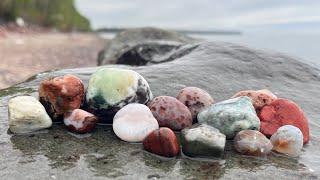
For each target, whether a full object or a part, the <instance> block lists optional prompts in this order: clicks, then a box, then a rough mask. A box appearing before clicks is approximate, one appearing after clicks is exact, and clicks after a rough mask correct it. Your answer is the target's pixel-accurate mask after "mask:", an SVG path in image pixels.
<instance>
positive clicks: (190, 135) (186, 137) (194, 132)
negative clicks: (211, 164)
mask: <svg viewBox="0 0 320 180" xmlns="http://www.w3.org/2000/svg"><path fill="white" fill-rule="evenodd" d="M181 143H182V152H183V153H184V154H185V155H187V156H190V157H221V156H222V155H223V152H224V147H225V144H226V136H225V135H224V134H222V133H220V132H219V130H218V129H216V128H214V127H212V126H209V125H206V124H195V125H193V126H192V127H190V128H185V129H183V130H182V141H181Z"/></svg>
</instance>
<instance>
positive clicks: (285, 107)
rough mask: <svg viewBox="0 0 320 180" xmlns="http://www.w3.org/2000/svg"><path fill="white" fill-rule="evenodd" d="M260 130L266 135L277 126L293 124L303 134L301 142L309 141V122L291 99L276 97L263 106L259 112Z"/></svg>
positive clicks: (275, 129)
mask: <svg viewBox="0 0 320 180" xmlns="http://www.w3.org/2000/svg"><path fill="white" fill-rule="evenodd" d="M259 118H260V120H261V126H260V131H261V132H262V133H263V134H264V135H266V136H267V137H270V136H272V135H273V134H274V133H275V132H276V131H277V129H278V128H279V127H281V126H283V125H293V126H296V127H298V128H299V129H300V130H301V132H302V134H303V143H307V142H308V141H309V123H308V120H307V118H306V116H305V115H304V112H303V111H302V109H301V108H300V107H299V106H298V105H297V104H296V103H294V102H293V101H290V100H287V99H281V98H279V99H277V100H275V101H274V102H272V103H271V104H270V105H267V106H264V107H263V108H262V109H261V111H260V113H259Z"/></svg>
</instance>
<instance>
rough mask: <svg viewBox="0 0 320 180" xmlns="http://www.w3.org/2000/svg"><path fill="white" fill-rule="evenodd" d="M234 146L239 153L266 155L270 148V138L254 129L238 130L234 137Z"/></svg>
mask: <svg viewBox="0 0 320 180" xmlns="http://www.w3.org/2000/svg"><path fill="white" fill-rule="evenodd" d="M234 147H235V149H236V150H237V151H238V152H239V153H240V154H244V155H249V156H266V155H267V154H269V153H270V152H271V150H272V144H271V142H270V140H269V139H268V138H267V137H266V136H264V135H263V134H262V133H261V132H259V131H255V130H243V131H240V132H239V133H238V134H237V135H236V136H235V138H234Z"/></svg>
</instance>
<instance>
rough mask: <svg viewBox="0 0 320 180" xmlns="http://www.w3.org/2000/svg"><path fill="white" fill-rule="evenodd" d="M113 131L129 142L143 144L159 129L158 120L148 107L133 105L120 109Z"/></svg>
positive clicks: (114, 120)
mask: <svg viewBox="0 0 320 180" xmlns="http://www.w3.org/2000/svg"><path fill="white" fill-rule="evenodd" d="M112 126H113V131H114V133H115V134H116V135H117V136H118V137H119V138H120V139H122V140H124V141H127V142H141V141H142V140H143V139H144V138H145V137H146V136H147V135H148V134H150V133H151V132H152V131H154V130H156V129H158V128H159V125H158V122H157V120H156V119H155V118H154V117H153V116H152V113H151V111H150V110H149V108H148V107H147V106H146V105H143V104H138V103H132V104H128V105H126V106H124V107H123V108H122V109H120V110H119V111H118V112H117V114H116V115H115V116H114V119H113V125H112Z"/></svg>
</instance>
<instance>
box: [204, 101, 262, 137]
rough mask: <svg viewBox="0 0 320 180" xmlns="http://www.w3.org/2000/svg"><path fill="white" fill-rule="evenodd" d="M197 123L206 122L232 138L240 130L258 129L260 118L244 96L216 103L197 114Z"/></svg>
mask: <svg viewBox="0 0 320 180" xmlns="http://www.w3.org/2000/svg"><path fill="white" fill-rule="evenodd" d="M198 121H199V123H206V124H208V125H211V126H213V127H215V128H217V129H219V130H220V132H221V133H223V134H225V135H226V136H227V139H232V138H233V137H234V136H235V135H236V134H237V133H238V132H240V131H241V130H247V129H251V130H259V127H260V120H259V118H258V116H257V114H256V111H255V109H254V107H253V105H252V103H251V99H250V98H248V97H245V96H242V97H238V98H233V99H229V100H226V101H222V102H220V103H216V104H213V105H211V106H210V107H208V108H207V109H205V110H203V111H202V112H200V113H199V114H198Z"/></svg>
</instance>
